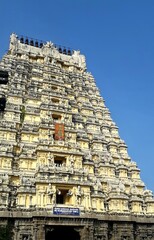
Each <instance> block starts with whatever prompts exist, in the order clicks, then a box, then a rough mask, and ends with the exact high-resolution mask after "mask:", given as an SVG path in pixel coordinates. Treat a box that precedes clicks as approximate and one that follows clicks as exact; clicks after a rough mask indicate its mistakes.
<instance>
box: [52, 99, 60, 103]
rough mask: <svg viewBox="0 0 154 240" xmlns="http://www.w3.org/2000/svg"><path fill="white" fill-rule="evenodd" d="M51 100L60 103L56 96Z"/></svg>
mask: <svg viewBox="0 0 154 240" xmlns="http://www.w3.org/2000/svg"><path fill="white" fill-rule="evenodd" d="M51 101H52V102H53V103H59V99H56V98H52V99H51Z"/></svg>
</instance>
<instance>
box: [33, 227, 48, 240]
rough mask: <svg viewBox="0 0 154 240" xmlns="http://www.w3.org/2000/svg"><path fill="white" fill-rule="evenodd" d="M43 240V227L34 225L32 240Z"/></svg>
mask: <svg viewBox="0 0 154 240" xmlns="http://www.w3.org/2000/svg"><path fill="white" fill-rule="evenodd" d="M40 239H41V240H45V227H44V225H42V224H40V225H35V226H34V228H33V240H40Z"/></svg>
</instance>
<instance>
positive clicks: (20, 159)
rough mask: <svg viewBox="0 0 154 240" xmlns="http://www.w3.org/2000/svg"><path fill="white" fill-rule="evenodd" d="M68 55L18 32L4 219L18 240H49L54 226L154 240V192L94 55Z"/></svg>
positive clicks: (0, 141)
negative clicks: (91, 69) (91, 61)
mask: <svg viewBox="0 0 154 240" xmlns="http://www.w3.org/2000/svg"><path fill="white" fill-rule="evenodd" d="M65 50H66V49H65ZM65 50H64V49H63V51H64V52H63V51H62V49H60V47H58V48H57V47H55V45H54V44H53V43H51V42H47V43H43V44H41V45H38V42H35V43H34V41H33V40H28V39H25V40H24V39H21V38H20V39H19V38H18V37H17V36H16V35H15V34H12V35H11V40H10V49H9V51H8V53H7V54H6V55H5V56H4V57H3V59H2V61H1V62H0V71H5V73H6V72H8V75H9V78H8V82H7V83H6V84H4V85H3V84H1V93H0V94H1V95H2V96H5V98H6V106H5V109H4V111H1V112H0V147H1V151H0V214H1V215H0V216H1V218H2V217H3V219H4V222H7V220H8V219H10V220H11V221H12V223H13V226H14V239H16V240H18V239H21V240H30V239H31V240H32V239H33V240H34V239H36V240H37V239H38V240H43V239H45V238H47V231H54V226H59V227H60V226H69V227H71V228H69V229H72V234H73V231H74V232H75V231H76V232H78V233H79V234H78V236H79V235H80V239H81V240H107V239H111V240H116V239H117V240H119V239H121V240H124V239H125V240H126V239H127V240H128V239H129V240H141V239H142V240H143V239H154V198H153V193H152V192H151V191H150V190H145V189H144V183H143V182H142V180H141V179H140V170H139V169H138V167H137V164H136V163H135V162H133V161H131V158H130V157H129V154H128V152H127V146H126V144H125V143H124V141H123V140H122V139H121V138H120V136H119V133H118V127H117V126H116V124H115V123H114V122H113V120H112V118H111V115H110V112H109V110H108V109H107V107H106V106H105V103H104V100H103V98H102V97H101V95H100V93H99V90H98V88H97V87H96V84H95V80H94V78H93V76H92V75H91V74H90V73H88V72H87V71H86V62H85V57H84V56H83V55H81V54H80V52H79V51H72V50H71V51H70V50H68V51H65ZM55 207H57V208H58V209H59V210H57V211H65V214H63V213H62V212H61V213H59V215H58V216H57V215H56V214H55V212H54V208H55ZM66 211H67V214H66ZM75 211H76V215H73V214H75ZM0 220H1V219H0ZM76 236H77V234H76ZM47 240H48V239H47Z"/></svg>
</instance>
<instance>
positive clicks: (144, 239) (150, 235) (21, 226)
mask: <svg viewBox="0 0 154 240" xmlns="http://www.w3.org/2000/svg"><path fill="white" fill-rule="evenodd" d="M22 214H23V216H22V217H21V213H20V214H19V216H18V214H17V213H15V212H14V213H13V212H12V213H7V214H6V213H5V214H4V215H3V216H6V215H8V217H7V218H6V217H3V219H1V220H0V225H1V226H2V225H6V224H7V222H8V221H9V222H11V225H12V232H13V240H60V239H63V240H72V239H73V240H148V239H151V240H152V239H154V219H153V218H152V217H149V218H148V219H147V218H146V217H144V216H126V215H124V216H122V215H107V214H106V215H101V216H94V215H93V214H91V216H78V217H76V216H54V215H51V216H46V217H45V216H41V214H40V216H32V217H29V213H28V212H27V213H26V212H25V213H22ZM26 215H27V216H26ZM1 216H2V215H1Z"/></svg>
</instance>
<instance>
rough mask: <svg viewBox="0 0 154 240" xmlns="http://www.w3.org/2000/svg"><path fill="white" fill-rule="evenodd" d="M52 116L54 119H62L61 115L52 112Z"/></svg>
mask: <svg viewBox="0 0 154 240" xmlns="http://www.w3.org/2000/svg"><path fill="white" fill-rule="evenodd" d="M52 118H53V119H54V120H60V119H61V115H57V114H52Z"/></svg>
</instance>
